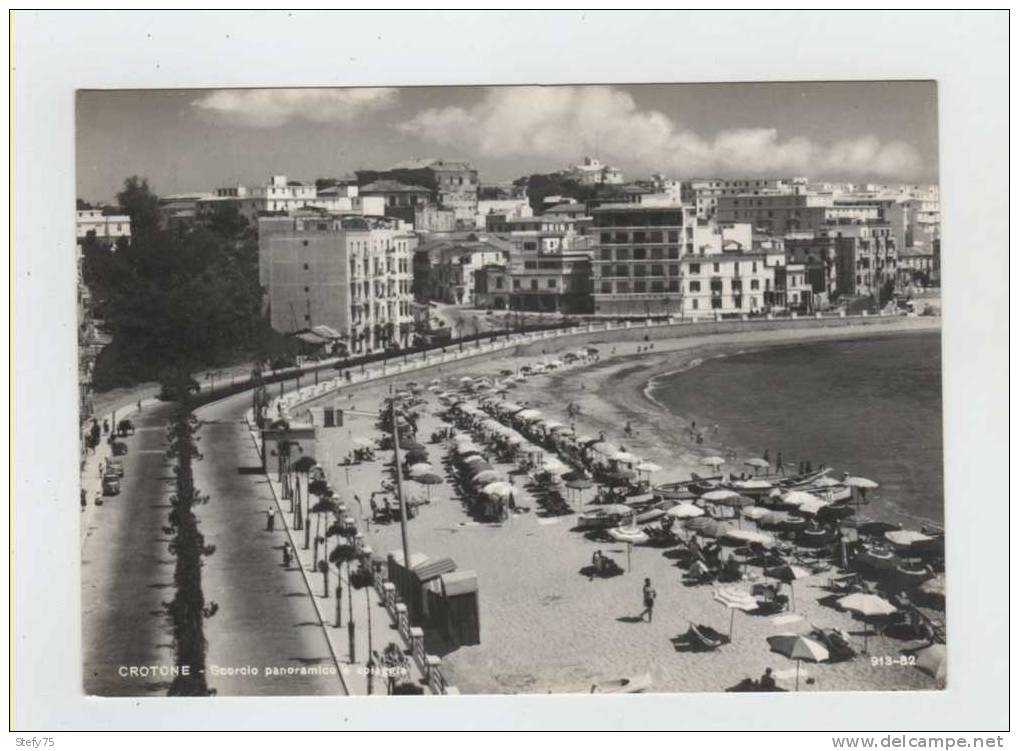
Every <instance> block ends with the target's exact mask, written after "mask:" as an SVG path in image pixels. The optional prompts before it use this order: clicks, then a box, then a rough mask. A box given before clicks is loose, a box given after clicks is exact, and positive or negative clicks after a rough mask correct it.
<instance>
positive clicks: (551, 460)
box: [541, 456, 570, 475]
mask: <svg viewBox="0 0 1019 751" xmlns="http://www.w3.org/2000/svg"><path fill="white" fill-rule="evenodd" d="M541 469H543V470H545V471H546V472H548V473H550V474H553V475H564V474H566V473H567V472H569V471H570V467H569V465H568V464H564V463H563V462H562V461H560V460H559V459H557V458H555V457H554V456H552V457H548V458H547V459H545V460H544V461H543V462H542V463H541Z"/></svg>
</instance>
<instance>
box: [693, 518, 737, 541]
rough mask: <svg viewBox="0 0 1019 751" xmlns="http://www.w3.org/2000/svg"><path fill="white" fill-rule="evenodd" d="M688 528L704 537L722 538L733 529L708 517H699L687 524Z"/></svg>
mask: <svg viewBox="0 0 1019 751" xmlns="http://www.w3.org/2000/svg"><path fill="white" fill-rule="evenodd" d="M686 528H687V529H689V530H692V531H693V532H695V533H696V534H698V535H701V536H702V537H722V536H723V535H724V534H725V533H726V532H728V531H729V530H730V529H732V527H730V526H728V525H726V524H723V523H722V522H720V521H716V520H714V519H711V518H709V517H707V516H699V517H697V518H696V519H690V520H689V521H687V522H686Z"/></svg>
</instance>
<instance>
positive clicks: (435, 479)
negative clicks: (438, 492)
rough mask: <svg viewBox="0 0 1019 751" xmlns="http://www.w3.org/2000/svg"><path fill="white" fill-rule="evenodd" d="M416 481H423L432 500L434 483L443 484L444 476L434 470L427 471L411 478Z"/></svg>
mask: <svg viewBox="0 0 1019 751" xmlns="http://www.w3.org/2000/svg"><path fill="white" fill-rule="evenodd" d="M411 479H412V480H413V481H414V482H418V483H421V484H422V485H424V486H425V493H426V494H427V495H428V500H429V501H431V500H432V485H441V484H442V478H441V477H439V475H437V474H435V473H433V472H426V473H425V474H423V475H417V476H415V477H412V478H411Z"/></svg>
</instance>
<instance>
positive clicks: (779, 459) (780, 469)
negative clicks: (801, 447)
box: [775, 451, 785, 477]
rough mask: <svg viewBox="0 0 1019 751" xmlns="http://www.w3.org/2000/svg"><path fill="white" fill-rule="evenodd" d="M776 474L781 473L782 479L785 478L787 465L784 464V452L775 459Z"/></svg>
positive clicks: (779, 453)
mask: <svg viewBox="0 0 1019 751" xmlns="http://www.w3.org/2000/svg"><path fill="white" fill-rule="evenodd" d="M775 472H781V473H782V477H785V465H784V464H783V463H782V452H781V451H779V452H778V456H777V457H775Z"/></svg>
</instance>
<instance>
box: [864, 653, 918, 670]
mask: <svg viewBox="0 0 1019 751" xmlns="http://www.w3.org/2000/svg"><path fill="white" fill-rule="evenodd" d="M870 664H871V665H873V666H874V667H885V668H890V667H895V666H898V667H909V666H915V665H916V655H899V656H898V657H893V656H892V655H884V656H883V657H871V658H870Z"/></svg>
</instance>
